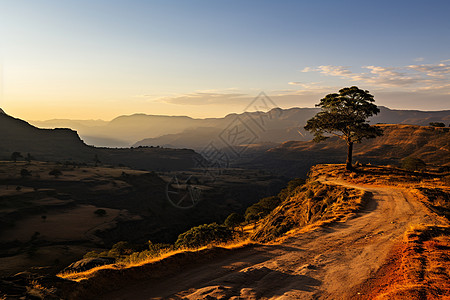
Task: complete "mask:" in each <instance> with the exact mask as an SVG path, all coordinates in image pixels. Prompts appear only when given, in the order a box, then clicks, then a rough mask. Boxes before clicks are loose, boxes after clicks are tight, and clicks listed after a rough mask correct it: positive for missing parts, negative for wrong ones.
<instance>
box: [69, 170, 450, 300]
mask: <svg viewBox="0 0 450 300" xmlns="http://www.w3.org/2000/svg"><path fill="white" fill-rule="evenodd" d="M321 180H322V182H323V183H326V184H329V185H330V186H333V185H337V186H339V188H342V187H343V186H345V187H346V188H355V189H361V190H364V191H366V192H370V193H371V194H372V198H371V199H370V200H368V202H367V204H366V206H365V207H364V208H363V209H362V210H361V211H360V212H359V213H357V214H356V215H355V217H354V218H350V219H347V220H346V221H345V222H336V223H332V224H328V225H327V226H324V227H317V228H315V229H312V230H310V231H308V232H303V233H302V232H301V231H300V232H298V231H297V232H291V233H287V235H286V237H285V238H284V239H283V241H281V242H279V243H276V244H266V245H258V244H257V245H251V246H247V247H244V248H240V249H236V250H229V251H224V250H221V249H209V250H204V252H200V253H197V255H196V254H192V253H191V254H180V255H178V256H175V257H172V258H169V259H166V262H167V263H164V260H163V261H160V262H157V263H153V264H149V265H146V266H144V267H140V268H137V269H132V268H131V269H125V270H104V271H102V272H99V273H98V276H94V277H92V278H91V279H89V280H87V281H85V282H81V283H80V285H79V288H78V289H76V293H73V294H72V298H73V299H81V298H83V299H87V298H89V297H91V298H92V299H94V298H95V299H373V298H376V297H380V298H381V299H389V295H395V296H396V297H397V298H398V299H410V298H408V297H412V296H414V295H416V296H418V298H417V299H426V298H427V297H428V298H430V299H439V298H442V297H445V295H447V296H448V295H449V293H450V288H449V287H448V284H447V285H446V284H445V282H448V280H446V279H445V276H448V275H445V274H448V271H449V270H450V267H449V266H448V263H447V264H445V262H446V261H447V262H448V261H449V255H448V249H449V248H448V246H449V243H448V234H447V235H445V232H446V230H447V229H445V228H448V221H447V220H446V219H444V218H441V217H439V216H438V215H436V214H434V213H433V212H432V211H431V210H429V209H428V208H427V207H426V206H425V205H424V204H423V203H422V202H420V201H419V200H418V198H417V196H416V195H415V194H414V193H411V192H410V191H409V190H408V189H406V188H402V187H392V186H373V185H362V184H351V183H348V182H345V181H342V180H337V179H336V178H329V179H325V178H322V179H321ZM424 223H426V224H434V225H433V226H435V227H436V228H441V229H439V230H434V231H433V230H431V231H429V230H422V231H421V232H422V233H417V232H416V233H414V232H412V233H411V230H413V231H414V230H415V229H414V228H417V226H418V225H417V224H424ZM419 226H420V225H419ZM406 231H408V232H409V233H407V234H406V235H405V232H406ZM430 232H431V233H430ZM410 233H411V234H410ZM414 234H415V235H416V236H421V234H422V236H425V237H426V238H423V237H422V238H418V240H417V241H415V242H416V244H414ZM436 239H437V240H436ZM433 240H434V241H433ZM420 243H422V244H420ZM405 245H406V246H405ZM405 247H406V248H405ZM408 247H409V248H408ZM420 247H422V248H420ZM399 249H401V250H399ZM434 250H436V251H434ZM399 251H400V252H399ZM427 251H428V252H427ZM430 251H431V252H430ZM433 251H434V252H433ZM399 253H400V254H399ZM205 254H206V255H205ZM399 255H400V256H399ZM399 257H400V258H401V260H400V262H398V259H397V258H399ZM427 262H429V264H428V266H427ZM394 263H397V265H395V264H394ZM431 265H433V267H431ZM142 268H145V269H142ZM142 270H145V272H143V271H142ZM384 270H390V271H389V272H390V273H389V274H393V275H392V276H394V274H395V276H394V277H393V278H397V279H398V280H396V281H395V282H390V281H389V280H388V278H386V275H385V273H383V272H384ZM392 276H391V277H392ZM427 280H428V281H427ZM430 282H432V283H434V284H435V286H434V287H433V288H428V287H427V283H430ZM405 285H406V286H409V292H408V291H406V292H395V289H397V288H399V287H404V286H405ZM102 287H103V288H104V289H102ZM415 287H418V288H419V292H417V289H415ZM111 289H113V290H111ZM393 290H394V291H393Z"/></svg>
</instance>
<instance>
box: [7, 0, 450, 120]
mask: <svg viewBox="0 0 450 300" xmlns="http://www.w3.org/2000/svg"><path fill="white" fill-rule="evenodd" d="M449 15H450V1H392V0H391V1H242V0H241V1H225V0H224V1H210V0H204V1H170V0H166V1H163V0H161V1H130V0H129V1H111V0H109V1H98V0H93V1H56V0H54V1H39V0H36V1H20V0H11V1H1V0H0V25H1V26H0V36H1V40H0V42H1V44H0V59H1V61H0V62H1V68H2V77H1V88H2V94H1V96H0V107H2V108H3V109H4V110H5V111H6V112H8V113H10V114H13V115H15V116H17V117H23V118H25V119H49V118H78V119H89V118H101V119H111V118H113V117H114V116H117V115H121V114H131V113H136V112H143V113H149V114H168V115H180V114H181V115H190V116H194V117H207V116H223V115H225V114H227V113H230V112H241V111H242V110H243V109H244V108H245V107H246V105H247V104H248V102H250V101H251V99H252V98H253V97H254V96H256V95H257V94H258V93H259V92H260V91H265V92H266V93H267V94H268V95H269V96H270V97H271V98H272V99H273V100H274V102H276V104H277V105H279V106H281V107H293V106H300V107H305V106H307V107H312V106H313V105H314V104H315V103H317V102H318V100H319V99H320V98H321V97H323V96H324V95H325V94H327V93H331V92H335V91H337V90H338V89H339V88H341V87H344V86H351V85H357V86H359V87H360V88H365V89H368V90H370V91H371V92H372V93H373V94H374V95H375V99H376V103H378V104H379V105H386V106H389V107H392V108H402V109H422V110H439V109H450V105H449V103H450V60H449V59H450V18H449Z"/></svg>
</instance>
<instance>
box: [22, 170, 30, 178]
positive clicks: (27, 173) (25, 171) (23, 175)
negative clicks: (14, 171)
mask: <svg viewBox="0 0 450 300" xmlns="http://www.w3.org/2000/svg"><path fill="white" fill-rule="evenodd" d="M20 176H22V178H25V177H28V176H31V172H30V171H28V170H27V169H22V170H20Z"/></svg>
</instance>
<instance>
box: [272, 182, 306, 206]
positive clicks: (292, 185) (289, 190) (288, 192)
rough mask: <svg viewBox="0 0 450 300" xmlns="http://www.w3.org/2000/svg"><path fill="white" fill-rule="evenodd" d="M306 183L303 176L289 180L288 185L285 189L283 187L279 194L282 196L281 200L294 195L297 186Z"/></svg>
mask: <svg viewBox="0 0 450 300" xmlns="http://www.w3.org/2000/svg"><path fill="white" fill-rule="evenodd" d="M304 184H305V180H304V179H301V178H295V179H293V180H291V181H289V182H288V184H287V186H286V187H285V188H284V189H282V190H281V192H280V193H279V194H278V198H280V199H281V201H283V200H285V199H286V198H288V197H291V196H293V193H294V191H295V190H296V188H297V187H299V186H302V185H304Z"/></svg>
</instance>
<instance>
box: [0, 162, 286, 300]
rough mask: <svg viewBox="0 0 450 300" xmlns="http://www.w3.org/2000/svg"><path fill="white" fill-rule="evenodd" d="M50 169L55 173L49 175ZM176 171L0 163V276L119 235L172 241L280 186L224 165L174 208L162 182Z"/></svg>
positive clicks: (79, 253)
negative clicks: (194, 194) (183, 206)
mask: <svg viewBox="0 0 450 300" xmlns="http://www.w3.org/2000/svg"><path fill="white" fill-rule="evenodd" d="M23 170H26V173H25V174H26V175H23V172H22V171H23ZM53 170H59V171H60V174H59V175H52V174H49V173H50V172H51V171H53ZM187 172H188V171H183V172H182V173H185V174H186V173H187ZM180 173H181V172H180ZM180 173H178V174H176V173H174V172H173V171H172V172H167V173H163V175H157V174H156V173H155V172H146V171H138V170H133V169H129V168H124V167H114V168H113V167H104V166H97V167H96V166H92V165H90V166H73V165H65V164H57V163H48V162H36V161H32V162H31V163H28V162H22V161H21V162H16V163H14V162H12V161H9V162H6V161H0V266H1V268H0V277H2V276H5V275H12V274H15V273H17V272H20V271H25V270H29V269H30V268H36V267H45V268H46V272H47V273H53V274H54V273H56V272H58V271H60V270H61V269H63V268H64V267H66V266H67V265H69V264H70V263H72V262H73V261H76V260H78V259H80V258H82V257H83V255H84V254H86V253H87V252H89V251H92V250H98V249H103V250H104V249H105V248H110V247H111V246H112V245H113V244H115V243H118V242H120V241H127V242H129V243H141V244H144V243H147V242H148V241H149V240H151V241H152V242H154V243H172V242H174V241H175V240H176V239H177V236H178V235H179V234H180V233H182V232H184V231H186V230H188V229H189V228H191V227H193V226H197V225H199V224H204V223H210V222H219V223H220V222H223V221H224V220H225V218H226V217H227V216H228V215H229V214H230V213H232V212H234V211H243V210H245V209H246V208H247V207H248V206H249V205H252V204H253V203H254V202H256V201H258V200H259V199H260V198H261V197H266V196H270V195H272V194H273V193H275V192H277V191H278V190H279V189H280V188H281V187H282V186H283V185H284V181H283V180H282V179H280V178H278V177H275V176H270V175H267V174H256V173H255V172H254V171H246V170H227V172H226V174H222V175H218V176H217V178H216V180H215V181H214V182H202V184H200V183H198V184H197V185H196V187H197V188H198V189H200V190H201V193H200V194H199V198H198V199H196V200H197V202H196V205H195V207H192V208H191V209H180V208H179V207H175V206H174V205H173V204H172V203H171V202H169V199H168V198H167V197H168V184H167V182H168V181H169V180H170V179H171V177H173V176H175V174H176V175H177V176H178V177H177V178H178V179H179V180H182V179H183V177H182V176H183V174H180ZM186 175H188V174H186ZM191 175H192V177H193V178H197V179H202V174H201V173H190V174H189V175H188V176H191ZM203 177H205V176H204V175H203ZM184 178H186V177H184ZM175 187H176V186H175ZM171 190H172V191H173V189H171ZM173 199H175V198H173ZM173 199H172V200H173ZM188 201H191V198H188V199H186V202H188ZM191 204H192V202H191ZM98 209H103V210H104V211H105V215H97V214H96V213H95V212H96V211H97V210H98ZM36 232H37V234H36ZM0 292H1V280H0ZM0 299H1V293H0Z"/></svg>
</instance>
